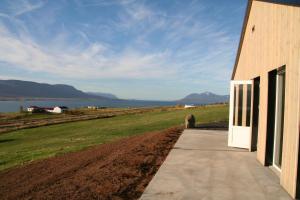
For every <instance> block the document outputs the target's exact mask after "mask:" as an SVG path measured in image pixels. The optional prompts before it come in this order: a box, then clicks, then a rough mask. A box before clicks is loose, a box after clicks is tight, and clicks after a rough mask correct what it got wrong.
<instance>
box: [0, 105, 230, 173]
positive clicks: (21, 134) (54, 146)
mask: <svg viewBox="0 0 300 200" xmlns="http://www.w3.org/2000/svg"><path fill="white" fill-rule="evenodd" d="M189 113H192V114H194V115H195V117H196V120H197V123H206V122H214V121H224V120H228V106H227V105H218V106H205V107H200V108H196V109H192V110H173V111H155V112H147V113H143V114H131V115H124V116H117V117H113V118H107V119H97V120H89V121H80V122H72V123H65V124H59V125H51V126H44V127H39V128H32V129H23V130H19V131H14V132H10V133H5V134H2V135H0V170H3V169H7V168H10V167H13V166H16V165H20V164H24V163H27V162H30V161H33V160H37V159H43V158H48V157H52V156H55V155H58V154H62V153H66V152H71V151H78V150H81V149H84V148H86V147H89V146H92V145H97V144H103V143H107V142H110V141H112V140H115V139H118V138H122V137H127V136H131V135H137V134H142V133H145V132H148V131H155V130H161V129H165V128H169V127H172V126H176V125H181V124H183V122H184V117H185V116H186V115H187V114H189Z"/></svg>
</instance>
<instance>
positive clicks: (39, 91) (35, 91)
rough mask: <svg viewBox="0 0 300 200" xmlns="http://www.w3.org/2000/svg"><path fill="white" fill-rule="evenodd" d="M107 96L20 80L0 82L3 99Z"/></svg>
mask: <svg viewBox="0 0 300 200" xmlns="http://www.w3.org/2000/svg"><path fill="white" fill-rule="evenodd" d="M106 96H107V94H106V95H104V96H100V95H99V94H98V95H96V94H88V93H85V92H83V91H80V90H77V89H76V88H74V87H73V86H70V85H63V84H56V85H50V84H47V83H36V82H31V81H20V80H0V97H2V98H20V97H24V98H107V97H106Z"/></svg>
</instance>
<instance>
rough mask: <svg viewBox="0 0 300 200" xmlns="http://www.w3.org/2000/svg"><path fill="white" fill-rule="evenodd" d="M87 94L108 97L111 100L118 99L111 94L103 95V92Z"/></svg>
mask: <svg viewBox="0 0 300 200" xmlns="http://www.w3.org/2000/svg"><path fill="white" fill-rule="evenodd" d="M86 93H87V94H89V95H93V96H100V97H106V98H109V99H118V97H117V96H116V95H114V94H110V93H103V92H86Z"/></svg>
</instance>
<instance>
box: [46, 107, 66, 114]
mask: <svg viewBox="0 0 300 200" xmlns="http://www.w3.org/2000/svg"><path fill="white" fill-rule="evenodd" d="M45 110H46V112H49V113H63V112H65V111H66V110H68V107H66V106H55V107H51V108H45Z"/></svg>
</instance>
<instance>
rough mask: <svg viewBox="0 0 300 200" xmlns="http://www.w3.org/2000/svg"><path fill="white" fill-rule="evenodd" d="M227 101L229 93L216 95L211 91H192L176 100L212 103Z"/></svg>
mask: <svg viewBox="0 0 300 200" xmlns="http://www.w3.org/2000/svg"><path fill="white" fill-rule="evenodd" d="M228 101H229V95H217V94H214V93H211V92H203V93H200V94H198V93H192V94H190V95H187V96H186V97H184V98H183V99H180V100H178V101H177V103H180V104H196V105H199V104H212V103H223V102H228Z"/></svg>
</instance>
